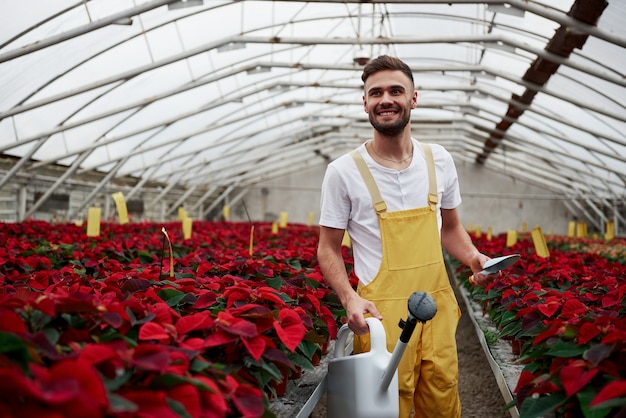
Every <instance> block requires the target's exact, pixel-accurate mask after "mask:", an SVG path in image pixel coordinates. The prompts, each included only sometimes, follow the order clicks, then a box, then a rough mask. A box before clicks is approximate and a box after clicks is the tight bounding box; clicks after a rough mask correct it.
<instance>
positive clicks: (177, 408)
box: [165, 398, 191, 418]
mask: <svg viewBox="0 0 626 418" xmlns="http://www.w3.org/2000/svg"><path fill="white" fill-rule="evenodd" d="M165 401H166V402H167V406H169V407H170V408H171V409H172V411H174V412H175V413H176V415H178V416H179V417H183V418H191V415H189V412H187V410H186V409H185V407H184V406H183V404H182V403H180V402H178V401H175V400H174V399H171V398H165Z"/></svg>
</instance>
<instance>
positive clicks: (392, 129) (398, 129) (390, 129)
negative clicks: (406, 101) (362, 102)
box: [369, 113, 411, 136]
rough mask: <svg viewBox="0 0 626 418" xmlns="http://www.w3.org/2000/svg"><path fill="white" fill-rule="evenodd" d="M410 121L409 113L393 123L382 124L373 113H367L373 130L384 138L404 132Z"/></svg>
mask: <svg viewBox="0 0 626 418" xmlns="http://www.w3.org/2000/svg"><path fill="white" fill-rule="evenodd" d="M410 119H411V115H410V113H403V114H402V116H401V117H400V119H398V120H397V121H395V122H390V123H384V122H378V121H376V119H375V116H374V115H373V113H369V120H370V123H371V124H372V126H373V127H374V129H376V130H377V131H378V132H380V133H381V134H383V135H385V136H398V135H400V134H401V133H402V131H404V128H405V127H406V125H407V124H408V123H409V120H410Z"/></svg>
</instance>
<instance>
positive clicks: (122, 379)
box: [102, 370, 133, 392]
mask: <svg viewBox="0 0 626 418" xmlns="http://www.w3.org/2000/svg"><path fill="white" fill-rule="evenodd" d="M132 377H133V371H132V370H125V371H124V373H123V374H121V375H119V376H118V377H116V378H115V379H106V378H103V379H102V380H103V381H104V387H106V388H107V390H108V391H109V392H115V391H116V390H118V389H119V388H121V387H122V386H124V385H125V384H126V383H127V382H128V381H129V380H130V379H131V378H132Z"/></svg>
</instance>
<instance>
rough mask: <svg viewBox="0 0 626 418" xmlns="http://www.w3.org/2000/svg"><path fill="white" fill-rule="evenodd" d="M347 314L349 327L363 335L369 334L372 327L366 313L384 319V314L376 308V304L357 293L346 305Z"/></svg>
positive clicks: (357, 333)
mask: <svg viewBox="0 0 626 418" xmlns="http://www.w3.org/2000/svg"><path fill="white" fill-rule="evenodd" d="M345 308H346V315H347V318H348V327H349V328H350V329H351V330H352V331H353V332H354V333H355V334H356V335H363V334H368V333H369V332H370V329H369V327H368V325H367V321H365V314H370V315H371V316H372V317H374V318H377V319H379V320H381V321H382V319H383V316H382V315H381V314H380V312H378V309H376V305H374V303H373V302H370V301H369V300H367V299H363V298H362V297H360V296H358V295H356V294H355V296H354V297H353V298H352V299H351V300H350V302H348V303H347V304H346V306H345Z"/></svg>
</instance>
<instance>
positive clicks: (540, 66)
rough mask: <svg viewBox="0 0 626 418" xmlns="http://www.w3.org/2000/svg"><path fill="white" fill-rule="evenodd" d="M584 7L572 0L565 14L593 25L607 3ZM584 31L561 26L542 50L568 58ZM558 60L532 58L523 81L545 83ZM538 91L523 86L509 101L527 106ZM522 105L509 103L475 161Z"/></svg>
mask: <svg viewBox="0 0 626 418" xmlns="http://www.w3.org/2000/svg"><path fill="white" fill-rule="evenodd" d="M584 4H585V6H586V7H585V6H583V2H582V1H581V0H576V1H575V2H574V4H573V5H572V8H571V9H570V11H569V13H568V15H569V16H571V17H573V18H574V19H576V20H580V21H582V22H584V23H587V24H591V25H594V26H595V25H596V23H597V22H598V20H599V19H600V16H601V15H602V12H603V11H604V9H605V8H606V6H607V3H606V1H605V0H586V1H585V3H584ZM588 37H589V35H588V34H575V33H572V32H571V31H570V30H569V29H568V27H567V26H563V25H562V26H561V27H560V28H559V29H558V30H557V31H556V32H555V34H554V37H553V38H552V39H551V40H550V42H548V44H547V45H546V48H545V50H546V51H547V52H549V53H550V54H554V55H557V54H558V55H559V56H561V57H565V58H568V57H569V55H570V54H571V53H572V51H573V50H574V48H582V46H583V45H584V44H585V42H586V41H587V38H588ZM560 65H561V63H560V62H559V61H556V62H555V61H553V60H552V59H550V58H544V57H543V56H538V57H537V58H536V59H535V61H534V62H533V63H532V64H531V66H530V67H529V68H528V70H527V71H526V73H525V74H524V76H523V77H522V79H523V80H525V81H527V82H530V83H532V84H534V85H537V86H543V85H545V84H546V83H547V82H548V80H549V79H550V77H551V76H552V75H554V74H555V73H556V72H557V70H558V69H559V66H560ZM537 93H538V91H537V89H535V88H527V89H526V91H524V93H523V94H521V95H519V96H518V95H517V94H513V95H512V96H511V100H512V101H516V102H521V103H522V104H524V105H526V106H530V104H531V103H532V101H533V100H534V98H535V96H536V95H537ZM524 110H525V109H524V108H521V107H518V106H515V105H510V106H509V108H508V110H507V112H506V117H505V118H503V119H502V120H501V121H500V122H499V123H498V124H497V125H496V127H495V128H494V131H493V132H492V133H491V134H490V136H489V139H488V140H487V141H485V145H484V147H483V152H482V153H481V154H480V155H479V156H478V157H476V163H477V164H484V163H485V160H486V159H487V158H489V155H490V154H491V153H492V152H493V150H494V149H495V148H496V147H497V146H498V144H499V143H500V139H501V138H502V135H501V134H500V133H498V132H496V131H500V132H501V131H507V130H508V129H509V128H510V127H511V126H512V125H513V124H514V123H515V122H516V121H517V120H518V119H519V118H520V117H521V116H522V114H523V113H524Z"/></svg>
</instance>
